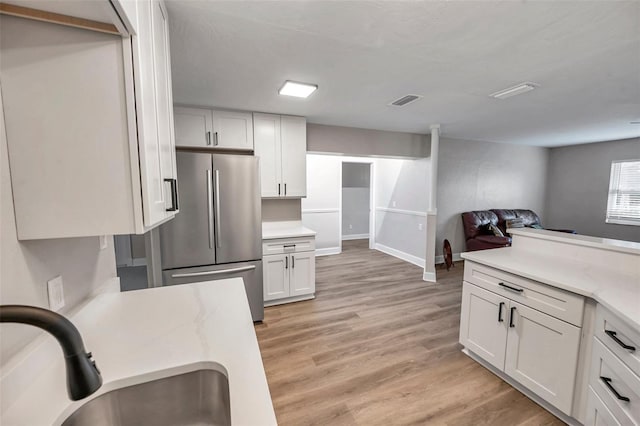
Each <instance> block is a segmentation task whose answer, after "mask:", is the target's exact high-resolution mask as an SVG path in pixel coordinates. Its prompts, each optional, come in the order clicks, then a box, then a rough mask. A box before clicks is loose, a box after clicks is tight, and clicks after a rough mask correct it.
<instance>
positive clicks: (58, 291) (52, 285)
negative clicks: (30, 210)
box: [47, 275, 64, 311]
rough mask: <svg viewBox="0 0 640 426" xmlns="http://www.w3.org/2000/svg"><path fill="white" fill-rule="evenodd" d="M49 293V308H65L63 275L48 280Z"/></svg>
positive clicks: (53, 309)
mask: <svg viewBox="0 0 640 426" xmlns="http://www.w3.org/2000/svg"><path fill="white" fill-rule="evenodd" d="M47 293H48V295H49V309H51V310H52V311H59V310H60V309H62V308H64V287H63V285H62V276H60V275H58V276H57V277H55V278H53V279H50V280H49V281H47Z"/></svg>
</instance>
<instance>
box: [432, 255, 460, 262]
mask: <svg viewBox="0 0 640 426" xmlns="http://www.w3.org/2000/svg"><path fill="white" fill-rule="evenodd" d="M452 257H453V261H454V262H459V261H461V260H462V256H460V253H453V256H452ZM435 262H436V265H440V264H441V263H444V256H442V255H440V256H436V259H435Z"/></svg>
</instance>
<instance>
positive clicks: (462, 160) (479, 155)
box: [436, 138, 549, 255]
mask: <svg viewBox="0 0 640 426" xmlns="http://www.w3.org/2000/svg"><path fill="white" fill-rule="evenodd" d="M548 161H549V150H548V149H547V148H541V147H532V146H521V145H513V144H501V143H491V142H477V141H464V140H455V139H448V138H441V140H440V153H439V158H438V194H437V198H438V199H437V208H438V223H437V232H436V254H437V255H441V254H442V242H443V240H444V239H445V238H447V239H448V240H449V242H450V243H451V248H452V251H453V253H460V252H463V251H465V240H464V231H463V228H462V219H461V218H460V213H462V212H465V211H470V210H486V209H492V208H494V209H499V208H504V209H513V208H521V209H531V210H533V211H535V212H536V213H538V215H540V217H541V219H542V221H543V223H544V224H545V225H546V223H545V218H546V211H545V189H546V182H547V166H548Z"/></svg>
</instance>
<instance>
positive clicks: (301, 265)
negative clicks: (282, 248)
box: [289, 251, 316, 296]
mask: <svg viewBox="0 0 640 426" xmlns="http://www.w3.org/2000/svg"><path fill="white" fill-rule="evenodd" d="M290 256H291V265H290V266H291V268H290V272H289V274H290V294H289V295H290V296H300V295H303V294H313V293H315V291H316V279H315V275H316V256H315V252H313V251H306V252H302V253H293V254H291V255H290Z"/></svg>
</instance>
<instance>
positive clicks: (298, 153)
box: [280, 115, 307, 197]
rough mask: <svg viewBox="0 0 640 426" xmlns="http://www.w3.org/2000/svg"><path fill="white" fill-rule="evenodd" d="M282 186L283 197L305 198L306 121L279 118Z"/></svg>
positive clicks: (300, 118)
mask: <svg viewBox="0 0 640 426" xmlns="http://www.w3.org/2000/svg"><path fill="white" fill-rule="evenodd" d="M280 120H281V130H280V132H281V141H282V184H283V188H282V190H283V195H284V196H285V197H306V196H307V120H306V119H305V118H304V117H292V116H286V115H283V116H282V117H281V118H280Z"/></svg>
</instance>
